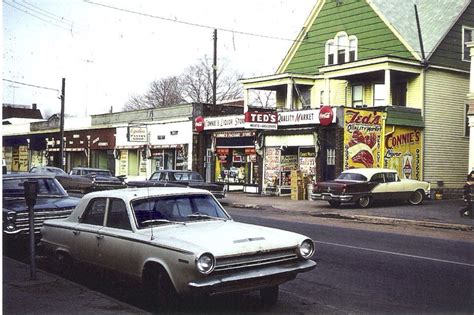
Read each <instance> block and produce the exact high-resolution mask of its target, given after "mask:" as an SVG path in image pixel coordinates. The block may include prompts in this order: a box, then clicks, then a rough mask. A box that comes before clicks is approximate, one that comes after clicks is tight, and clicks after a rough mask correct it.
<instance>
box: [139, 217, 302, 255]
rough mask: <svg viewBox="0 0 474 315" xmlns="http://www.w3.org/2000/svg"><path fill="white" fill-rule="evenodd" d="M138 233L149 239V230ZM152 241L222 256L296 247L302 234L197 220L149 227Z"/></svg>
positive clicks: (248, 225)
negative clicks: (184, 223)
mask: <svg viewBox="0 0 474 315" xmlns="http://www.w3.org/2000/svg"><path fill="white" fill-rule="evenodd" d="M140 233H144V234H148V235H150V236H151V229H144V230H141V231H140ZM153 236H154V242H156V243H157V244H159V245H163V246H170V247H173V248H177V249H181V250H185V251H190V252H193V253H196V254H198V253H202V252H211V253H212V254H213V255H214V256H226V255H234V254H242V253H245V252H256V251H259V250H268V249H275V248H284V247H292V246H297V245H298V244H299V243H300V242H301V241H303V240H304V239H306V238H307V237H305V236H304V235H300V234H296V233H292V232H287V231H283V230H278V229H272V228H266V227H262V226H257V225H250V224H244V223H238V222H234V221H199V222H191V223H187V224H186V225H178V224H176V225H172V226H162V227H155V228H153Z"/></svg>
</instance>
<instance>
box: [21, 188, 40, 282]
mask: <svg viewBox="0 0 474 315" xmlns="http://www.w3.org/2000/svg"><path fill="white" fill-rule="evenodd" d="M23 187H24V195H25V202H26V205H27V206H28V214H29V215H28V219H29V220H28V221H29V227H30V229H29V232H30V235H29V236H30V262H31V264H30V279H31V280H36V259H35V258H36V257H35V212H34V206H35V204H36V198H37V197H38V181H37V180H32V179H29V180H27V181H25V182H23Z"/></svg>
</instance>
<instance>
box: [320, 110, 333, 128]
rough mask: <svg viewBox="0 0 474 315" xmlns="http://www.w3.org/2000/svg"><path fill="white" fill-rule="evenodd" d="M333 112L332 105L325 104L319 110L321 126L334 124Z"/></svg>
mask: <svg viewBox="0 0 474 315" xmlns="http://www.w3.org/2000/svg"><path fill="white" fill-rule="evenodd" d="M332 119H333V113H332V108H331V106H323V107H321V109H320V110H319V123H320V124H321V126H329V125H330V124H332Z"/></svg>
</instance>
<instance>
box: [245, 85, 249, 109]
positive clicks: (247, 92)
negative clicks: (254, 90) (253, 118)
mask: <svg viewBox="0 0 474 315" xmlns="http://www.w3.org/2000/svg"><path fill="white" fill-rule="evenodd" d="M248 110H249V90H248V89H244V113H246V112H248Z"/></svg>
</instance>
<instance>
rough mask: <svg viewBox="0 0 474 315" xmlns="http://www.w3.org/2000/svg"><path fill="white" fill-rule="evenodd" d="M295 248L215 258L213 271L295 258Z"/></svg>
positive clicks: (296, 256)
mask: <svg viewBox="0 0 474 315" xmlns="http://www.w3.org/2000/svg"><path fill="white" fill-rule="evenodd" d="M297 258H298V255H297V254H296V248H285V249H277V250H271V251H265V252H257V253H252V254H246V255H238V256H227V257H217V258H216V268H215V269H214V270H215V271H226V270H233V269H242V268H251V267H255V266H262V265H269V264H277V263H281V262H286V261H289V260H294V259H297Z"/></svg>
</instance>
